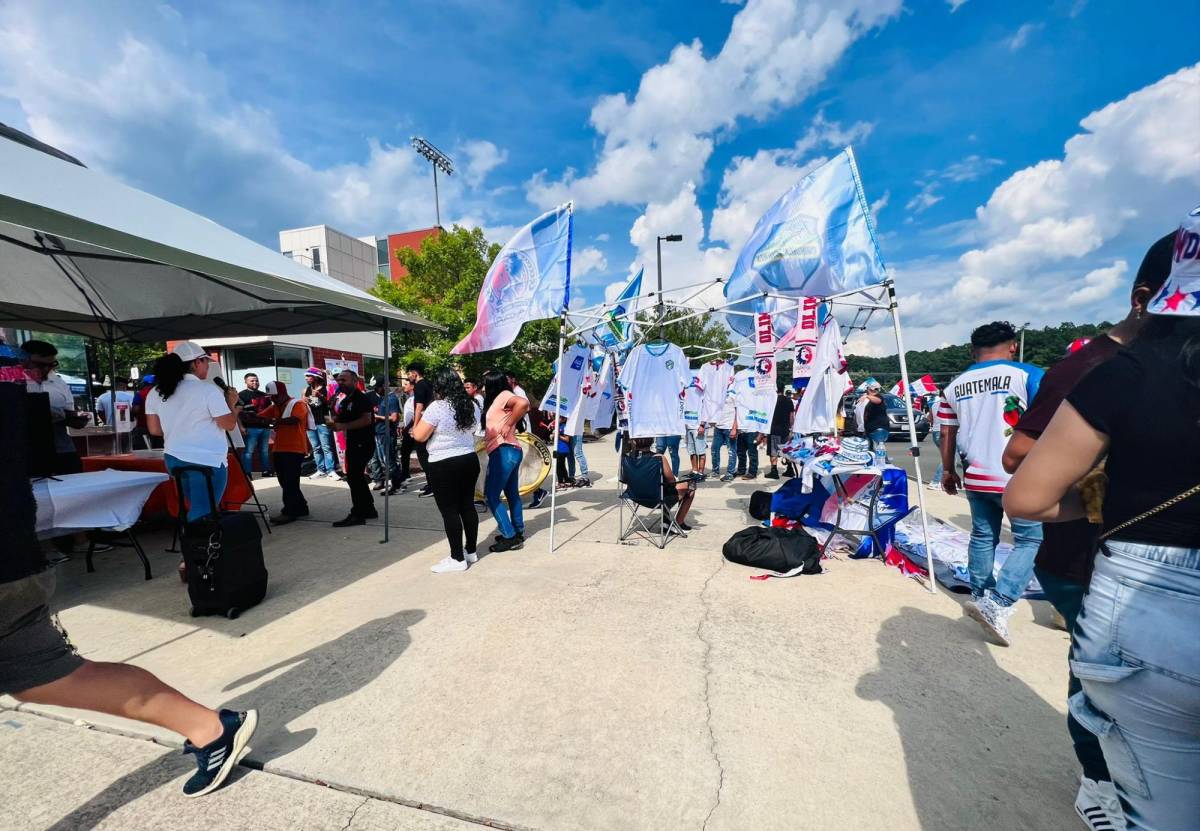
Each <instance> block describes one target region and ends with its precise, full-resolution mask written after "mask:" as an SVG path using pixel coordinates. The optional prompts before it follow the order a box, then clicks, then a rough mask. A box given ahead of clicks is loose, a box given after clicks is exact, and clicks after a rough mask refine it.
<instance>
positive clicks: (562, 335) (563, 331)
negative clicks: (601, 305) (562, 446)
mask: <svg viewBox="0 0 1200 831" xmlns="http://www.w3.org/2000/svg"><path fill="white" fill-rule="evenodd" d="M566 346H567V316H566V314H563V315H561V316H560V317H559V319H558V363H557V364H556V366H557V367H558V370H557V371H556V372H555V373H554V414H553V417H554V437H553V439H552V440H551V441H552V443H551V445H550V458H551V459H554V460H555V464H554V467H552V468H551V469H550V553H551V554H553V553H554V511H555V509H556V508H557V507H558V428H559V417H558V415H559V410H560V407H559V401H561V400H562V359H563V350H565V349H566Z"/></svg>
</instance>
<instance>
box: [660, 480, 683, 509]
mask: <svg viewBox="0 0 1200 831" xmlns="http://www.w3.org/2000/svg"><path fill="white" fill-rule="evenodd" d="M662 501H663V504H664V505H666V506H667V507H668V508H674V507H675V506H676V505H677V504H679V491H677V490H675V483H674V482H664V483H663V495H662Z"/></svg>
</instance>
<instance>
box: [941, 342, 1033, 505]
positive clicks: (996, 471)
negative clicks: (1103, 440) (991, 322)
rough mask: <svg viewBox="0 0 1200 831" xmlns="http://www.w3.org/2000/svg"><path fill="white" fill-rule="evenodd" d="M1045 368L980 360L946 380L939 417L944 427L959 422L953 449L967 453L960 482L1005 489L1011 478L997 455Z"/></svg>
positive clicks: (977, 487) (985, 488) (970, 486)
mask: <svg viewBox="0 0 1200 831" xmlns="http://www.w3.org/2000/svg"><path fill="white" fill-rule="evenodd" d="M1044 374H1045V373H1044V372H1043V371H1042V370H1040V369H1038V368H1037V367H1036V366H1030V365H1029V364H1019V363H1016V362H1015V361H985V362H983V363H981V364H974V365H973V366H971V367H970V368H968V369H967V371H966V372H964V373H963V374H962V375H960V376H958V377H957V378H955V379H954V380H953V381H951V382H950V383H949V384H947V385H946V388H945V389H944V390H943V391H942V392H943V396H944V397H943V398H942V401H941V404H940V405H939V406H938V420H939V421H940V422H941V423H942V425H943V426H944V427H957V428H958V439H957V445H958V450H959V452H960V453H963V454H965V455H966V457H967V470H966V474H965V475H964V476H963V487H964V488H966V489H967V490H969V491H982V492H984V493H1004V488H1005V486H1006V485H1007V484H1008V480H1009V479H1011V478H1012V476H1010V475H1009V474H1008V473H1005V471H1004V466H1003V464H1001V461H1000V460H1001V458H1002V457H1003V456H1004V448H1005V447H1006V446H1007V445H1008V439H1009V437H1010V436H1011V435H1012V433H1013V427H1014V426H1015V425H1016V423H1017V421H1018V419H1020V418H1021V414H1022V413H1024V412H1025V411H1026V410H1027V409H1029V402H1031V401H1032V400H1033V397H1034V396H1035V395H1037V390H1038V385H1039V384H1040V383H1041V381H1042V376H1043V375H1044Z"/></svg>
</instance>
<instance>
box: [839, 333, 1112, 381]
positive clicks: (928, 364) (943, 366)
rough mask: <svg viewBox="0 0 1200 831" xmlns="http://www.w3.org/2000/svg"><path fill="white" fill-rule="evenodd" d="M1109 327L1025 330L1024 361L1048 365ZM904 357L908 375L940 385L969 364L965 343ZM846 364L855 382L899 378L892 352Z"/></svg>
mask: <svg viewBox="0 0 1200 831" xmlns="http://www.w3.org/2000/svg"><path fill="white" fill-rule="evenodd" d="M1112 326H1113V324H1111V323H1108V322H1107V321H1106V322H1102V323H1060V324H1058V325H1057V326H1046V327H1044V328H1042V329H1026V330H1025V363H1027V364H1033V365H1034V366H1040V367H1043V368H1048V367H1050V366H1052V365H1053V364H1055V363H1057V362H1058V361H1059V360H1060V359H1061V358H1062V357H1063V355H1064V354H1066V351H1067V346H1069V345H1070V343H1071V341H1073V340H1076V339H1077V338H1094V337H1095V336H1096V335H1098V334H1100V333H1101V332H1105V331H1107V330H1109V329H1111V328H1112ZM1018 338H1019V335H1018ZM904 357H905V360H906V361H907V362H908V374H909V377H910V378H912V379H916V378H920V377H921V376H923V375H932V376H933V379H934V380H935V381H937V382H938V383H939V385H940V384H944V383H945V382H947V381H949V380H950V379H951V378H953V377H954V376H955V375H958V374H959V373H960V372H962V371H963V370H964V369H966V368H967V367H968V366H970V365H971V346H970V344H969V343H960V344H956V345H954V346H943V347H942V348H940V349H932V350H928V351H909V352H905V353H904ZM846 364H847V367H848V368H849V370H850V374H851V376H852V377H853V378H854V380H855V381H862V380H863V379H865V378H866V377H867V376H872V377H874V378H875V380H877V381H879V383H881V384H883V385H884V386H890V385H891V384H893V383H895V382H896V381H898V380H899V379H900V361H899V359H898V358H897V357H896V356H895V355H887V356H885V357H882V358H869V357H866V356H863V355H847V356H846Z"/></svg>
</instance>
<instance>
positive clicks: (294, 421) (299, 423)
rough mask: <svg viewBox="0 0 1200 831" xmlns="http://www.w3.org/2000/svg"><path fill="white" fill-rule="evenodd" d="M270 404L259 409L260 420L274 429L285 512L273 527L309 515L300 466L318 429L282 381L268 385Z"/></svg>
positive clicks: (280, 513) (301, 404)
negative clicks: (301, 488)
mask: <svg viewBox="0 0 1200 831" xmlns="http://www.w3.org/2000/svg"><path fill="white" fill-rule="evenodd" d="M266 394H267V395H268V396H269V397H270V398H271V405H270V406H269V407H267V408H266V409H264V410H260V411H259V413H258V415H259V417H260V418H263V419H266V420H267V421H269V422H270V424H271V427H272V428H274V430H275V477H276V478H277V479H278V480H279V488H280V490H281V491H282V492H283V509H282V510H280V512H279V513H278V514H276V515H275V516H273V517H271V524H272V525H287V524H288V523H289V522H295V521H296V520H297V519H298V518H300V517H302V516H308V502H307V501H306V500H305V499H304V494H303V493H301V492H300V465H301V464H302V463H303V462H304V457H305V455H306V454H307V453H308V431H309V430H313V429H316V425H314V424H312V423H311V422H312V416H311V415H309V412H308V405H307V404H305V403H304V400H303V399H300V398H292V397H291V396H290V395H288V392H287V387H286V386H284V383H283V382H282V381H272V382H271V383H269V384H267V388H266Z"/></svg>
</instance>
